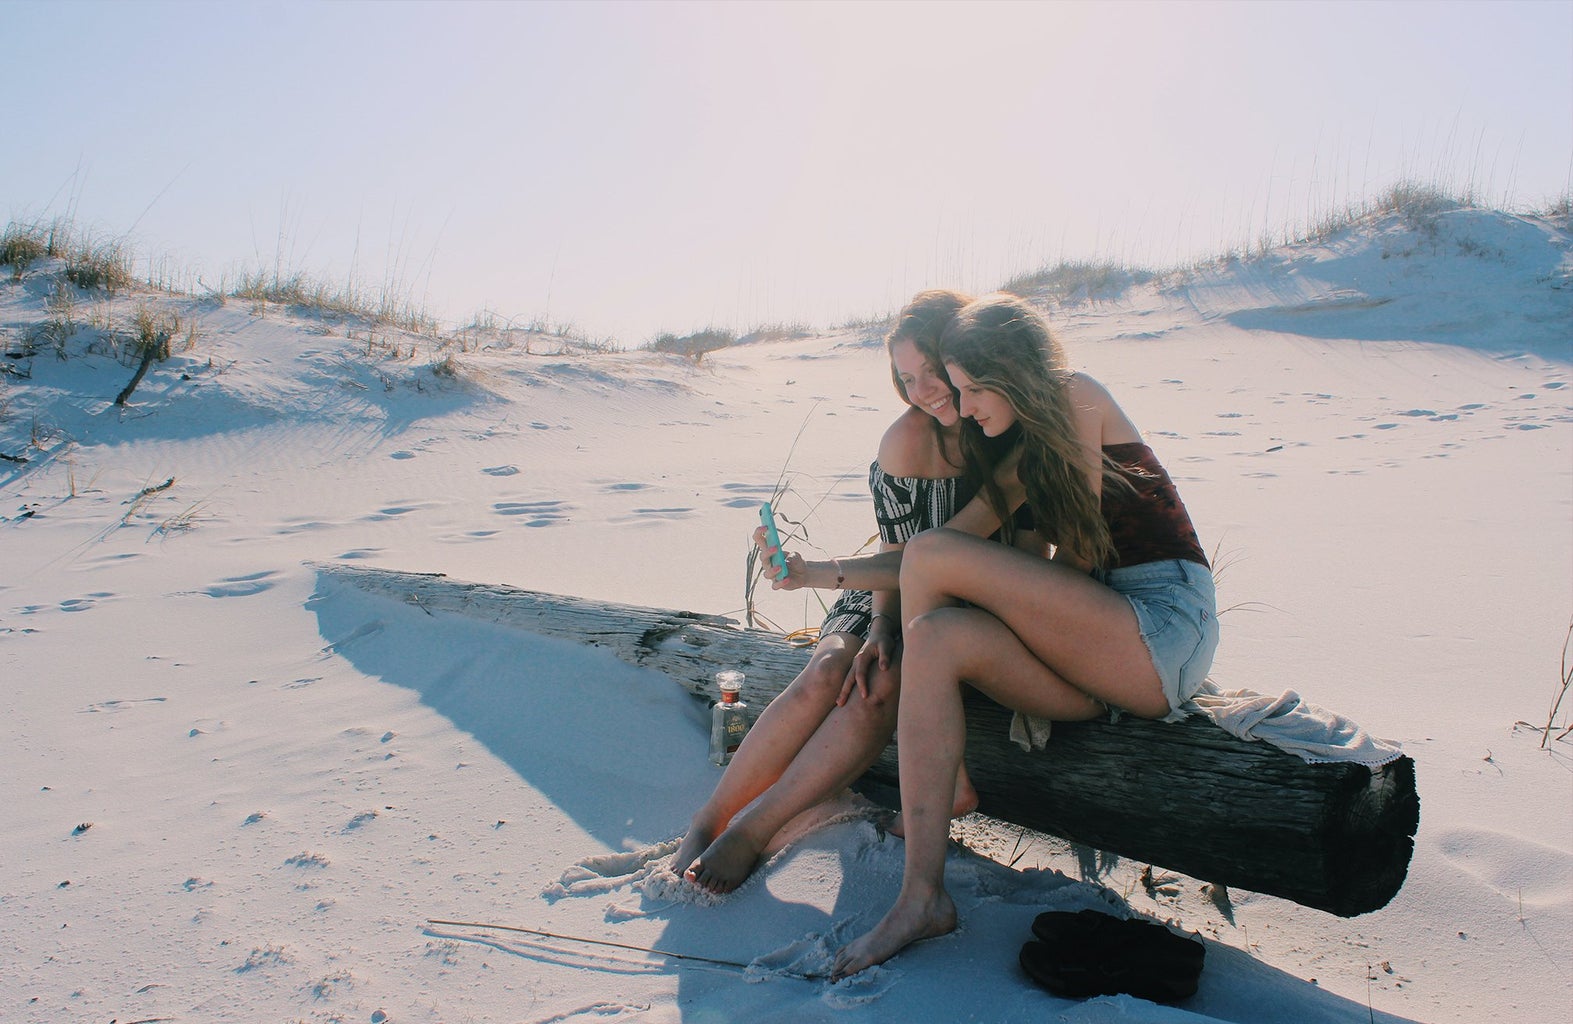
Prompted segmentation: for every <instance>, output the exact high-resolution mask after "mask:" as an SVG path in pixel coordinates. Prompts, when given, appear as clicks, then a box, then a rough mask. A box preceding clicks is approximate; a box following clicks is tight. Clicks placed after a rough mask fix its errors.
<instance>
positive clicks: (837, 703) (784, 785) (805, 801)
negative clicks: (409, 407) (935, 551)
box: [672, 289, 998, 893]
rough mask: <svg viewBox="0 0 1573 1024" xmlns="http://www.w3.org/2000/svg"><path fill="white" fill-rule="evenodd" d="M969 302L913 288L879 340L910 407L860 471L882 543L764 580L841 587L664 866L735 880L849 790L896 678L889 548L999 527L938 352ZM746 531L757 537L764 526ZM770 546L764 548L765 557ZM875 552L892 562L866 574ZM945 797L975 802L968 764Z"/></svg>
mask: <svg viewBox="0 0 1573 1024" xmlns="http://www.w3.org/2000/svg"><path fill="white" fill-rule="evenodd" d="M970 301H971V299H970V297H969V296H965V295H961V294H959V293H957V292H952V291H944V290H940V289H932V290H929V291H924V292H920V293H918V294H917V295H916V296H914V297H913V299H912V301H911V302H909V303H908V304H907V305H906V306H905V307H904V308H903V309H902V311H901V313H900V314H899V316H898V317H897V320H896V325H895V327H894V329H893V330H892V331H891V332H890V335H889V337H888V338H887V339H886V348H887V350H888V354H889V357H890V368H891V376H892V378H893V380H894V383H895V386H896V391H897V393H899V394H900V395H901V398H902V400H903V401H904V402H905V403H906V404H907V406H908V408H907V409H906V411H905V412H903V413H902V414H901V415H900V416H899V417H898V418H897V419H896V421H895V422H894V423H892V424H891V426H890V427H889V428H888V429H887V430H886V431H885V435H884V437H883V439H882V440H881V441H880V445H879V454H878V457H877V459H876V460H875V462H874V463H873V465H872V466H870V468H869V488H870V490H871V491H872V493H873V496H874V512H875V519H876V520H877V521H878V525H879V534H880V550H881V551H882V552H884V553H885V554H884V555H882V556H869V557H867V558H848V559H844V560H843V559H832V560H830V561H823V562H806V561H804V560H803V559H802V558H801V557H800V556H799V555H797V554H792V555H790V556H788V558H787V563H788V568H789V574H788V576H787V578H786V579H784V580H780V581H772V584H771V585H772V587H774V588H776V589H797V588H799V587H805V586H807V587H822V588H825V589H831V588H834V589H837V590H841V591H842V593H841V594H840V596H839V597H838V598H837V600H836V602H835V604H834V605H832V606H831V609H830V613H829V614H828V615H827V616H826V618H825V621H824V624H823V625H822V626H821V627H820V633H819V635H820V639H819V642H818V644H817V645H816V646H815V649H814V654H813V656H812V657H811V658H810V659H809V662H808V665H807V666H806V667H805V668H804V669H803V671H802V672H800V673H799V674H798V676H797V678H795V679H793V680H792V682H791V683H790V684H789V685H788V686H787V687H786V689H785V690H783V691H782V692H781V694H780V695H778V696H777V697H776V698H775V699H774V700H773V701H771V702H770V705H769V706H768V707H767V708H765V710H764V712H763V713H762V714H761V715H760V716H759V718H758V720H757V721H756V722H755V723H754V726H753V728H752V729H751V730H750V731H749V733H748V735H747V737H746V738H745V739H744V740H743V743H742V745H741V746H740V747H739V748H738V751H737V753H736V754H735V755H734V757H733V759H732V762H731V763H730V764H729V765H728V766H727V769H726V773H725V774H724V775H722V777H721V780H720V781H719V782H718V783H717V784H716V788H715V790H714V791H713V792H712V793H711V794H710V797H709V798H708V799H707V800H706V801H705V802H704V804H703V805H702V806H701V807H700V808H699V809H698V811H696V812H695V814H694V817H693V820H692V822H691V823H690V825H689V829H688V832H687V834H686V835H685V836H684V837H683V839H682V841H681V843H679V845H678V848H677V851H676V852H675V854H674V855H673V858H672V867H673V869H674V870H675V871H677V872H678V873H680V874H682V875H683V876H684V877H685V878H687V879H688V880H689V881H690V882H692V883H694V884H695V885H698V886H699V887H701V888H703V889H705V890H707V891H709V892H712V893H724V892H730V891H731V890H732V889H735V888H736V887H737V886H738V885H740V884H741V883H742V882H743V881H744V880H745V879H747V878H748V876H749V875H750V874H751V873H752V872H753V870H754V866H755V864H756V862H757V861H758V859H759V855H760V853H761V851H763V850H764V848H765V847H766V846H767V845H768V844H769V842H770V840H771V839H772V838H774V836H775V834H776V833H777V832H778V831H779V830H780V829H781V827H782V826H783V825H785V824H786V823H787V822H788V821H790V820H791V819H792V818H793V817H795V816H796V815H797V814H798V813H800V812H802V811H804V810H807V809H808V808H810V807H812V806H814V805H815V804H817V803H819V802H820V801H822V800H825V799H827V798H829V797H831V796H834V795H835V794H836V793H839V792H840V791H841V790H842V789H844V788H846V786H848V785H849V784H850V783H851V782H853V781H854V780H855V779H857V777H858V776H859V775H861V774H863V772H864V771H866V770H867V769H868V767H869V765H871V764H873V763H874V761H875V760H876V759H877V758H878V757H879V755H880V753H881V752H882V751H883V750H884V749H885V747H886V745H887V744H888V743H889V742H890V737H891V734H892V733H893V732H894V731H895V727H896V708H897V694H898V691H899V685H900V628H899V626H900V614H901V611H900V598H899V595H898V594H897V592H896V583H897V578H896V574H895V570H894V566H896V565H897V564H899V563H897V562H895V561H891V559H893V558H899V551H900V549H901V547H902V545H903V544H904V543H905V542H906V541H907V540H908V539H909V538H911V537H912V536H914V535H915V534H917V533H919V532H921V531H923V530H927V529H930V528H933V527H936V526H939V525H942V524H945V523H947V522H949V523H950V524H952V525H956V526H958V527H959V528H961V529H963V530H975V531H981V532H982V533H984V534H986V533H988V532H989V531H990V530H993V529H994V527H995V526H997V525H998V524H997V523H993V522H991V521H990V515H989V512H988V509H987V506H986V505H985V503H983V502H981V501H978V500H974V496H975V495H976V493H977V491H978V487H979V480H978V479H977V477H976V476H974V475H969V474H968V473H967V472H966V467H967V463H966V461H965V460H964V459H963V457H962V454H961V448H960V446H959V444H960V433H961V418H960V414H959V412H958V411H957V409H956V403H955V394H954V391H953V390H952V388H951V386H950V383H949V382H948V381H947V380H946V379H945V373H944V370H943V369H942V367H941V365H940V360H939V338H940V334H941V333H942V332H943V330H944V328H945V326H946V325H947V324H948V323H949V322H950V319H951V317H952V316H954V315H955V313H956V312H957V311H958V310H959V309H961V308H962V307H963V306H965V305H966V304H967V303H968V302H970ZM979 465H981V463H979ZM958 509H960V510H963V514H962V515H960V516H957V514H956V513H957V510H958ZM755 539H756V542H757V543H760V544H761V545H763V541H762V538H761V537H760V536H757V535H756V538H755ZM774 551H775V549H774V548H765V549H764V551H763V554H764V555H765V556H766V558H765V559H764V560H762V562H761V564H768V556H769V555H771V554H773V553H774ZM881 559H884V561H883V562H882V561H881ZM871 562H872V563H874V564H876V565H886V566H889V567H890V568H888V569H887V570H886V571H883V572H881V571H874V572H869V571H866V569H865V568H864V567H865V566H866V565H867V564H869V563H871ZM856 588H861V589H856ZM954 802H955V806H954V808H953V810H954V811H955V812H956V813H958V814H959V813H965V812H967V811H970V810H972V808H973V806H974V805H975V804H976V802H977V797H976V794H975V793H974V792H973V791H972V788H971V786H970V784H969V783H967V782H966V781H965V775H964V774H963V775H962V781H961V782H960V783H959V784H958V792H957V794H956V797H955V801H954ZM745 808H746V810H745Z"/></svg>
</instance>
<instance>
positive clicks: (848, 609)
mask: <svg viewBox="0 0 1573 1024" xmlns="http://www.w3.org/2000/svg"><path fill="white" fill-rule="evenodd" d="M868 489H869V493H871V494H872V495H873V496H874V521H875V522H876V523H878V524H879V539H880V540H882V541H884V542H885V543H887V544H905V543H906V542H907V541H909V540H911V539H912V538H913V537H915V536H917V535H918V534H919V533H922V532H923V531H924V530H931V529H933V528H934V527H936V526H944V525H945V524H946V523H947V522H949V521H950V518H951V517H952V516H954V515H955V514H956V510H957V509H959V508H961V507H962V506H963V505H965V504H966V503H967V502H969V501H971V500H972V497H973V491H974V488H972V487H969V486H968V485H967V483H966V482H965V480H964V479H963V478H962V477H959V476H953V477H944V478H942V479H938V480H931V479H927V478H925V477H916V476H891V475H890V474H889V473H886V472H885V471H884V470H883V469H882V468H880V465H879V461H878V460H877V459H876V460H875V461H874V462H873V463H872V464H870V465H869V467H868ZM873 615H874V595H873V594H871V593H869V592H868V591H866V590H844V591H842V592H841V595H840V596H839V597H837V598H836V603H835V604H833V605H831V606H830V611H829V613H827V614H826V616H825V621H824V623H823V624H821V625H820V627H819V635H820V636H822V637H825V636H829V635H830V634H831V633H851V634H853V635H854V636H856V637H859V638H860V639H862V638H867V636H868V628H869V625H870V623H871V621H872V619H873Z"/></svg>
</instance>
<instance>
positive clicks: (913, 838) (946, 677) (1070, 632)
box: [832, 530, 1168, 978]
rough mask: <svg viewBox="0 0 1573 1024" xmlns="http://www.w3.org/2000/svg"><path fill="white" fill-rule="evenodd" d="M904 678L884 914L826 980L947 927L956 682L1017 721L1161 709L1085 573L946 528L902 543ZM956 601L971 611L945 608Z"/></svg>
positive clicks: (1133, 645)
mask: <svg viewBox="0 0 1573 1024" xmlns="http://www.w3.org/2000/svg"><path fill="white" fill-rule="evenodd" d="M901 598H902V607H903V608H904V609H907V610H908V611H909V612H910V613H911V614H912V615H913V618H912V620H911V621H910V622H909V624H908V626H907V629H906V633H905V640H906V659H905V660H906V670H905V673H904V678H903V680H902V687H903V691H904V692H903V695H902V701H901V712H900V717H899V724H898V726H897V744H898V747H897V749H898V750H899V751H900V755H901V806H902V812H903V816H904V818H905V822H904V824H905V827H906V850H905V869H904V871H903V874H902V883H901V891H900V893H899V894H898V896H897V897H896V902H895V904H894V905H893V906H892V907H891V908H890V910H889V911H888V912H887V913H886V914H885V916H884V917H883V918H882V919H881V920H880V922H879V923H878V924H877V925H875V926H874V928H873V930H871V931H870V932H868V933H867V934H866V935H864V936H862V937H861V938H859V939H857V940H855V941H854V942H852V943H850V944H849V945H848V946H847V947H846V948H844V949H843V950H841V951H840V953H838V954H837V956H836V962H835V966H834V969H833V972H832V974H833V976H834V977H836V978H842V977H846V976H847V975H850V974H855V973H857V972H858V971H861V970H863V969H865V968H867V967H870V966H872V965H874V964H878V963H883V962H884V961H886V960H888V959H889V958H890V957H892V956H894V955H895V954H896V953H897V952H899V951H900V950H902V949H904V948H905V947H906V946H908V945H910V944H911V943H913V942H916V941H919V940H921V939H925V938H931V937H933V936H935V935H942V934H944V933H946V932H948V931H951V930H952V929H954V928H955V926H956V908H955V904H954V903H953V902H952V901H951V898H950V896H949V894H948V893H946V891H945V886H944V881H945V853H946V848H947V845H948V842H949V838H950V826H949V819H950V815H949V810H950V804H951V801H952V798H953V794H954V792H955V787H956V777H957V771H958V769H959V767H960V764H961V757H962V752H963V745H964V742H965V735H966V719H965V713H964V711H963V708H962V703H961V686H962V684H963V683H970V684H971V685H973V686H975V687H977V688H978V689H979V690H981V691H983V692H984V693H985V694H987V695H988V696H990V697H992V698H993V699H994V700H996V701H998V702H999V703H1001V704H1003V705H1005V706H1006V707H1009V708H1013V709H1015V710H1017V711H1022V712H1025V713H1027V714H1030V715H1034V716H1037V717H1041V718H1051V719H1057V720H1061V721H1071V720H1082V719H1088V718H1094V717H1097V716H1098V715H1101V714H1103V713H1105V712H1106V709H1107V705H1110V704H1114V705H1118V706H1120V707H1124V708H1126V709H1127V710H1130V711H1131V712H1133V713H1135V714H1138V715H1141V716H1143V717H1149V718H1156V717H1160V716H1162V715H1164V714H1167V713H1168V704H1167V701H1166V700H1165V699H1164V696H1163V691H1162V686H1161V684H1160V683H1159V681H1158V676H1157V671H1156V669H1154V668H1153V665H1152V660H1151V658H1150V656H1149V655H1148V653H1147V648H1146V644H1144V643H1143V642H1142V638H1141V633H1140V629H1139V627H1138V625H1137V623H1136V615H1135V612H1134V611H1132V609H1131V607H1130V605H1129V603H1128V602H1126V601H1125V599H1124V598H1122V597H1120V596H1119V595H1118V594H1115V593H1114V592H1113V591H1112V590H1109V589H1108V588H1107V587H1105V586H1103V585H1102V584H1100V583H1098V582H1097V581H1095V580H1093V579H1092V578H1091V577H1089V576H1087V575H1085V574H1084V573H1081V572H1078V571H1076V570H1074V569H1071V568H1069V567H1066V566H1063V565H1057V564H1055V563H1052V562H1049V561H1046V560H1044V559H1042V558H1038V557H1036V556H1033V555H1029V554H1025V553H1022V552H1018V551H1015V550H1013V549H1010V548H1006V547H1004V546H1002V545H999V544H995V543H993V542H989V541H981V540H978V539H976V538H972V537H968V536H966V535H964V534H959V533H955V532H953V531H949V530H935V531H930V532H929V533H925V534H921V535H919V536H918V537H917V538H915V539H914V540H913V541H912V542H911V543H910V544H908V546H907V549H906V553H905V556H904V558H903V561H902V568H901ZM958 600H962V601H966V602H968V603H969V604H970V605H972V606H973V607H969V608H961V607H955V602H956V601H958Z"/></svg>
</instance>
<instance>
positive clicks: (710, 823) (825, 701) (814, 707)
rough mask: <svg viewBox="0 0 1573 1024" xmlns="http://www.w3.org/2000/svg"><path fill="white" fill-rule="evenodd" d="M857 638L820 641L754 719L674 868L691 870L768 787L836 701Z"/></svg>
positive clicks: (696, 814)
mask: <svg viewBox="0 0 1573 1024" xmlns="http://www.w3.org/2000/svg"><path fill="white" fill-rule="evenodd" d="M858 646H859V641H858V638H857V637H855V636H852V635H851V634H848V633H832V634H831V635H830V636H828V637H824V638H823V639H821V640H820V641H819V644H818V646H816V647H815V648H814V655H813V657H812V658H810V659H809V662H808V664H807V665H806V666H805V667H804V668H803V671H802V672H800V673H798V676H797V678H796V679H794V680H792V682H791V683H790V684H788V686H787V688H786V689H785V690H783V691H781V693H780V695H778V696H777V697H776V699H775V700H773V701H771V702H770V706H769V707H767V708H765V710H764V711H763V712H762V713H761V714H760V715H759V717H758V718H757V719H756V720H755V721H754V725H753V728H751V729H750V730H749V731H748V735H747V736H746V737H744V739H743V743H742V745H741V746H740V747H738V749H737V753H736V754H734V755H733V756H732V761H731V763H730V764H728V765H727V767H726V772H725V774H723V775H722V776H721V781H720V782H718V783H717V784H716V788H715V790H714V791H713V792H712V793H711V794H710V798H709V799H708V800H706V801H705V803H704V805H703V806H702V807H700V808H699V810H698V811H696V812H694V817H693V819H692V821H691V822H690V823H689V827H688V834H687V835H685V836H684V837H683V841H682V842H681V843H680V844H678V847H677V852H676V853H675V854H673V855H672V867H673V869H674V870H675V871H677V872H678V873H680V874H685V875H687V874H690V872H691V869H692V868H693V866H694V861H695V860H696V859H697V858H698V857H699V854H700V853H701V851H703V850H704V849H705V848H706V847H708V846H709V845H710V844H711V843H712V842H713V841H714V840H715V838H716V836H718V835H720V834H721V832H722V831H723V830H724V829H725V828H726V827H727V825H728V824H730V822H731V820H732V816H733V815H734V814H736V813H737V812H738V811H739V810H741V809H742V808H744V807H746V806H747V805H748V804H749V803H750V802H751V801H752V800H754V799H755V798H756V797H758V796H759V794H761V793H763V792H764V791H765V790H766V789H769V788H770V787H771V786H772V785H774V783H775V782H776V780H777V779H779V778H780V777H781V774H782V773H783V772H784V771H786V769H787V767H788V766H789V765H791V764H792V761H793V759H794V758H796V757H797V755H798V753H799V751H801V750H802V749H803V746H804V744H806V743H807V742H808V741H809V739H810V737H812V736H813V735H814V732H815V730H817V729H818V728H819V727H820V725H822V724H823V723H824V721H825V718H826V716H827V715H828V714H829V713H830V711H831V709H833V708H834V707H835V706H836V697H837V696H838V695H839V694H840V692H841V683H842V681H843V680H844V679H846V675H847V670H848V669H849V668H851V666H852V658H853V655H854V654H856V652H857V649H858Z"/></svg>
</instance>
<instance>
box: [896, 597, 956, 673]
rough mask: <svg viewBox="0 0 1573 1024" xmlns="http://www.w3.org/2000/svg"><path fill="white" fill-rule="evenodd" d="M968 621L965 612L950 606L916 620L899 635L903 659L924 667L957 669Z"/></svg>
mask: <svg viewBox="0 0 1573 1024" xmlns="http://www.w3.org/2000/svg"><path fill="white" fill-rule="evenodd" d="M970 618H971V615H970V614H969V611H968V609H965V608H956V607H949V606H948V607H944V608H936V609H934V610H933V611H930V612H924V613H923V614H922V615H919V616H917V617H916V618H915V619H913V620H912V621H911V622H909V623H907V628H906V630H905V632H904V633H903V634H902V641H903V643H905V645H906V654H905V657H907V658H912V659H914V661H915V662H916V663H919V664H923V665H940V666H945V667H954V666H956V665H959V663H960V658H961V655H962V654H963V653H965V651H966V641H967V637H968V633H969V628H968V627H969V621H968V620H969V619H970Z"/></svg>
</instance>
